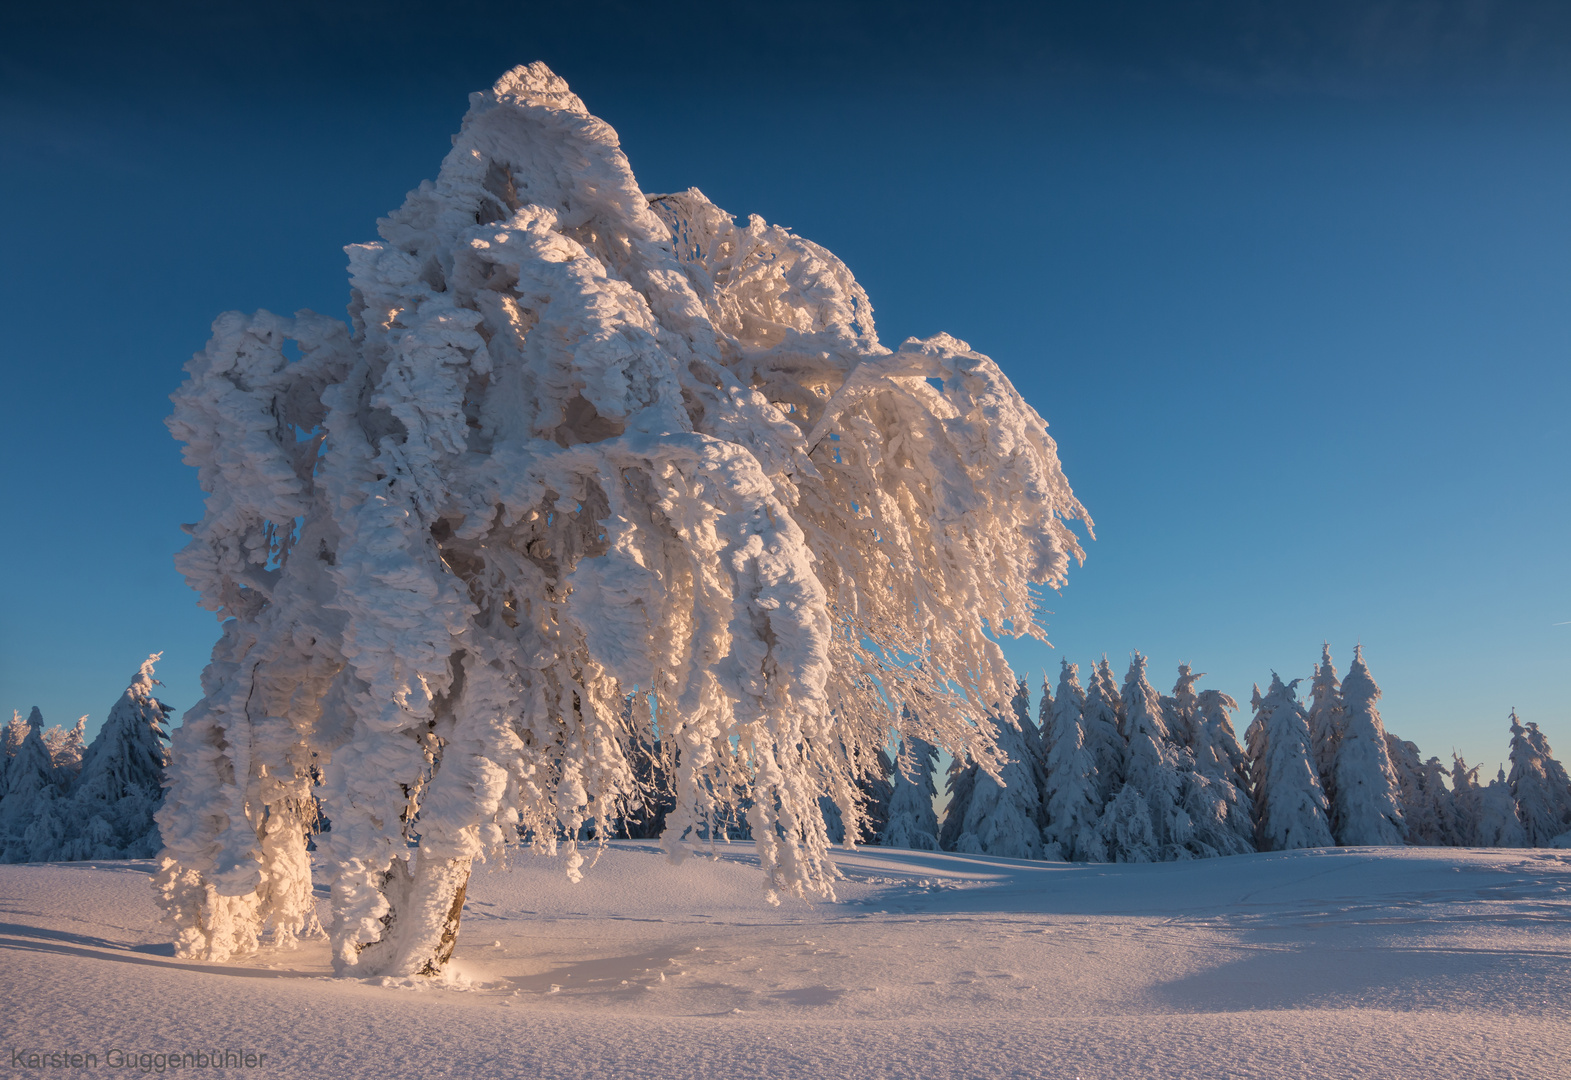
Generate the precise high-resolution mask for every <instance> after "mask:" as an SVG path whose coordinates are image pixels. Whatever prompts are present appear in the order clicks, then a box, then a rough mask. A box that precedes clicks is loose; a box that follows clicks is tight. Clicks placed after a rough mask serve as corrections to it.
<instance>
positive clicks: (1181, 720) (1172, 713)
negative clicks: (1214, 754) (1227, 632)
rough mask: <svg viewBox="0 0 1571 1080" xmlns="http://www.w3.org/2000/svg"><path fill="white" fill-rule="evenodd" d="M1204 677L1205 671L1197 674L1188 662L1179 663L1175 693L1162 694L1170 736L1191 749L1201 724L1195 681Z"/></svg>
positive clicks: (1175, 742) (1163, 715)
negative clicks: (1169, 694)
mask: <svg viewBox="0 0 1571 1080" xmlns="http://www.w3.org/2000/svg"><path fill="white" fill-rule="evenodd" d="M1204 677H1205V675H1204V673H1203V672H1202V673H1200V674H1198V675H1197V674H1195V672H1194V670H1193V669H1192V668H1191V667H1190V666H1189V665H1188V664H1179V665H1178V681H1177V682H1175V683H1174V684H1173V695H1172V696H1171V697H1168V696H1167V695H1165V694H1164V695H1163V696H1162V721H1163V723H1164V724H1165V725H1166V726H1167V735H1168V738H1169V739H1170V740H1171V741H1172V742H1173V743H1174V744H1175V745H1177V746H1182V747H1184V748H1185V749H1189V750H1193V749H1194V747H1195V740H1196V738H1197V737H1198V735H1199V724H1200V698H1199V696H1198V695H1197V694H1196V693H1195V683H1196V682H1198V681H1199V680H1201V679H1202V678H1204Z"/></svg>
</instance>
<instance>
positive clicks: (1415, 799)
mask: <svg viewBox="0 0 1571 1080" xmlns="http://www.w3.org/2000/svg"><path fill="white" fill-rule="evenodd" d="M1409 745H1411V744H1409ZM1445 780H1446V769H1445V766H1443V765H1441V764H1440V759H1439V758H1437V757H1431V758H1430V759H1429V760H1428V761H1425V762H1423V763H1422V764H1420V765H1419V767H1418V773H1417V786H1416V789H1415V790H1414V791H1413V792H1412V794H1411V797H1410V799H1409V800H1407V801H1405V802H1404V804H1403V807H1402V814H1403V817H1404V818H1405V820H1406V824H1407V842H1408V843H1409V844H1414V845H1418V846H1421V847H1457V846H1459V844H1460V843H1461V841H1460V840H1459V839H1458V838H1457V815H1456V807H1455V805H1454V803H1453V799H1452V792H1451V790H1450V789H1449V788H1447V787H1446V782H1445Z"/></svg>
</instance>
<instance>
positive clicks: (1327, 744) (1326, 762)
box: [1309, 642, 1344, 834]
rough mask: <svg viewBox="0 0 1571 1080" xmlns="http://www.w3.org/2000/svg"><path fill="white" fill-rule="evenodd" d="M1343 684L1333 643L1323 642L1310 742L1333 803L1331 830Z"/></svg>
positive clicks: (1313, 684)
mask: <svg viewBox="0 0 1571 1080" xmlns="http://www.w3.org/2000/svg"><path fill="white" fill-rule="evenodd" d="M1343 712H1344V705H1343V702H1342V684H1341V683H1340V682H1338V681H1337V677H1336V665H1335V664H1333V663H1332V662H1331V643H1330V642H1324V643H1322V644H1321V646H1320V663H1318V664H1316V665H1315V674H1314V677H1313V678H1312V679H1310V681H1309V744H1310V746H1312V747H1313V748H1314V758H1315V776H1316V777H1317V778H1318V779H1319V781H1320V788H1321V790H1322V791H1324V792H1325V795H1326V803H1327V804H1328V805H1329V806H1330V807H1331V831H1332V833H1333V834H1336V833H1337V832H1338V828H1337V812H1338V811H1337V806H1338V803H1337V798H1336V750H1337V744H1338V743H1339V742H1341V740H1342V724H1343Z"/></svg>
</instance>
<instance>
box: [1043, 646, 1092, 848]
mask: <svg viewBox="0 0 1571 1080" xmlns="http://www.w3.org/2000/svg"><path fill="white" fill-rule="evenodd" d="M1079 674H1080V669H1079V667H1078V666H1077V665H1075V664H1071V663H1070V662H1069V661H1068V660H1064V661H1062V662H1061V666H1060V670H1059V675H1058V692H1057V693H1056V694H1054V695H1053V707H1052V711H1051V713H1050V715H1049V716H1048V717H1047V718H1046V720H1045V721H1044V723H1043V736H1044V741H1046V742H1048V743H1049V744H1050V745H1051V746H1052V750H1051V751H1050V753H1049V756H1048V760H1047V774H1046V780H1045V782H1044V784H1043V790H1044V793H1045V795H1046V799H1047V824H1046V825H1045V826H1043V829H1042V838H1043V840H1044V841H1045V842H1046V845H1047V847H1048V848H1049V849H1050V848H1051V847H1052V846H1053V845H1054V844H1056V845H1057V846H1058V853H1059V855H1060V856H1061V857H1062V858H1065V859H1073V860H1075V861H1077V862H1106V861H1107V848H1106V845H1105V844H1104V843H1103V842H1102V834H1101V832H1100V831H1099V830H1098V828H1097V823H1098V822H1099V821H1100V820H1101V816H1102V809H1103V804H1102V800H1101V796H1100V794H1099V792H1098V786H1097V773H1096V762H1095V761H1094V760H1093V758H1092V756H1091V751H1090V750H1089V749H1088V748H1087V747H1086V725H1085V719H1084V715H1083V714H1084V711H1085V707H1086V697H1085V692H1084V691H1083V690H1082V689H1081V688H1080V678H1079Z"/></svg>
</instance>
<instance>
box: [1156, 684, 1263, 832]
mask: <svg viewBox="0 0 1571 1080" xmlns="http://www.w3.org/2000/svg"><path fill="white" fill-rule="evenodd" d="M1202 678H1204V674H1203V673H1200V674H1196V673H1194V672H1192V671H1190V669H1189V666H1188V665H1187V664H1186V665H1183V666H1182V667H1180V668H1179V687H1175V688H1174V694H1173V700H1174V701H1175V702H1178V701H1181V700H1182V699H1183V697H1184V695H1183V694H1182V693H1181V692H1180V687H1183V688H1187V689H1190V691H1191V692H1193V691H1192V688H1193V685H1194V683H1195V682H1196V681H1198V680H1199V679H1202ZM1237 708H1238V702H1236V701H1234V700H1233V699H1232V698H1231V697H1229V696H1228V695H1226V694H1224V693H1221V692H1220V691H1217V690H1203V691H1201V692H1200V693H1198V694H1196V695H1195V701H1194V705H1193V714H1192V715H1193V719H1192V720H1191V721H1190V725H1191V729H1192V730H1193V732H1194V742H1193V746H1192V747H1191V748H1188V749H1185V750H1184V751H1183V754H1184V762H1185V766H1186V767H1185V768H1184V769H1183V781H1184V794H1183V806H1184V811H1185V812H1186V813H1187V814H1188V815H1189V819H1190V821H1191V822H1192V823H1193V826H1194V838H1193V840H1192V842H1191V844H1190V849H1191V850H1192V851H1193V852H1194V853H1195V854H1198V855H1208V856H1209V855H1242V854H1244V853H1246V852H1250V851H1253V850H1255V827H1254V804H1253V802H1252V801H1251V800H1250V797H1249V789H1248V780H1247V777H1246V771H1245V765H1244V753H1243V750H1242V749H1241V748H1240V747H1239V745H1238V738H1237V736H1235V735H1234V734H1233V724H1232V721H1231V720H1230V719H1229V716H1228V714H1229V712H1230V711H1233V710H1236V709H1237ZM1180 715H1182V714H1180Z"/></svg>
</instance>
